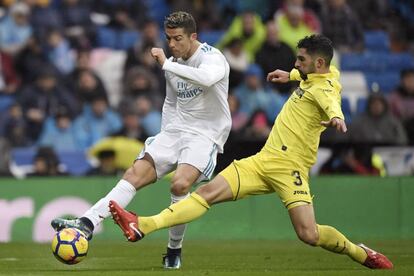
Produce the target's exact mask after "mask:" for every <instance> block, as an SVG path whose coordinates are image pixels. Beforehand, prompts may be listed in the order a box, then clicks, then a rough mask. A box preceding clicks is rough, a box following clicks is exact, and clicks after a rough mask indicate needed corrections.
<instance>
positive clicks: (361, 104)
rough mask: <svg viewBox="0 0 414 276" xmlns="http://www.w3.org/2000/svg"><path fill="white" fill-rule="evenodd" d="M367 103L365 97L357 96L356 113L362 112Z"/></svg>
mask: <svg viewBox="0 0 414 276" xmlns="http://www.w3.org/2000/svg"><path fill="white" fill-rule="evenodd" d="M367 103H368V99H367V98H359V99H358V100H357V108H356V113H357V114H361V113H364V112H365V110H366V109H367Z"/></svg>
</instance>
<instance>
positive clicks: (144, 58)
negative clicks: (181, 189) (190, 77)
mask: <svg viewBox="0 0 414 276" xmlns="http://www.w3.org/2000/svg"><path fill="white" fill-rule="evenodd" d="M176 10H184V11H188V12H190V13H191V14H193V15H194V17H195V19H196V21H197V24H198V33H199V37H200V41H202V42H204V41H206V42H209V43H210V44H211V45H213V46H216V47H218V48H219V49H221V50H222V51H223V53H224V55H225V56H226V58H227V60H228V62H229V64H230V67H231V73H230V87H229V89H230V90H229V99H228V101H229V105H230V109H231V115H232V120H233V125H232V132H231V135H230V138H229V140H228V142H227V144H226V147H225V149H226V152H225V154H229V155H231V156H229V157H228V158H227V159H228V160H232V159H233V157H241V156H240V155H241V154H244V153H243V150H239V151H238V149H241V147H240V145H241V144H240V143H246V142H247V143H250V144H251V143H254V144H255V145H257V146H256V148H257V149H259V148H260V146H261V145H263V143H264V139H265V138H266V137H267V136H268V134H269V132H270V127H271V126H272V124H273V121H274V119H275V118H276V116H277V114H278V113H279V111H280V110H281V108H282V106H283V104H284V102H285V101H286V100H287V99H288V97H289V95H290V93H291V92H292V91H293V90H294V89H295V88H296V86H295V84H268V83H266V82H265V74H267V73H268V72H270V71H272V70H274V69H277V68H278V69H282V70H286V71H290V69H292V68H293V66H294V62H295V51H296V49H295V46H296V43H297V41H298V40H299V39H300V38H302V37H304V36H306V35H309V34H312V33H323V34H325V35H326V36H328V37H329V38H330V39H331V40H332V42H333V44H334V47H335V49H336V65H337V66H338V67H339V68H340V69H342V71H351V72H354V71H358V72H360V71H365V70H366V72H365V73H366V74H364V78H366V79H364V81H365V82H366V89H367V92H368V93H367V94H366V95H362V94H361V95H362V96H361V97H359V98H358V101H357V104H356V108H353V107H352V104H349V102H348V99H345V100H343V103H342V108H343V111H344V113H345V115H346V120H347V123H348V125H349V128H350V130H349V132H348V134H347V135H345V136H338V134H336V133H334V132H331V131H327V132H326V133H325V134H324V135H323V136H322V140H321V143H322V145H323V146H327V147H331V148H332V149H333V154H332V155H331V156H330V158H329V159H328V160H327V162H326V163H325V164H323V166H322V167H321V170H320V172H321V173H359V174H370V175H385V173H386V172H385V169H384V166H383V164H382V162H381V160H380V157H379V156H377V155H376V154H374V153H373V147H375V146H407V145H414V56H413V52H414V4H412V3H411V4H410V2H407V1H402V0H388V1H387V0H366V1H360V0H327V1H322V0H306V1H305V0H284V1H283V0H279V1H278V0H260V1H258V0H244V1H242V0H238V1H235V0H232V1H230V0H217V1H209V0H204V1H203V0H192V1H183V0H156V1H151V0H82V1H80V0H22V1H13V0H6V1H2V4H0V148H2V149H4V150H2V152H7V150H9V151H11V152H13V150H15V149H17V148H32V149H33V148H35V149H36V151H37V150H38V149H39V150H38V151H37V153H36V155H35V157H34V158H33V162H34V164H36V165H35V166H34V168H35V171H32V172H31V173H30V175H59V174H65V172H62V171H60V170H59V169H58V168H56V166H57V163H59V161H58V160H57V159H58V158H57V156H56V154H54V153H53V151H56V152H70V151H79V150H82V151H85V152H86V151H87V150H90V149H91V148H93V147H94V145H96V144H97V143H99V142H100V141H102V140H103V139H105V138H106V139H107V138H108V137H118V136H123V137H127V138H130V139H135V140H138V141H141V142H142V141H144V140H145V139H146V138H147V137H149V136H153V135H155V134H156V133H158V132H159V130H160V128H161V108H162V103H163V99H164V96H165V79H164V73H163V71H162V70H161V69H160V67H159V66H158V65H157V63H156V61H155V60H154V59H153V58H152V57H151V53H150V50H151V48H152V47H161V48H164V49H166V50H167V47H166V45H165V43H166V42H165V39H164V34H163V31H162V28H163V26H162V22H163V18H164V16H165V15H167V14H168V13H169V12H170V11H176ZM362 19H363V20H362ZM109 49H110V50H109ZM118 56H120V57H121V58H118ZM365 58H366V59H365ZM398 58H400V59H401V62H397V60H399V59H398ZM114 60H116V62H113V63H111V62H110V61H114ZM353 60H357V61H358V60H359V61H360V63H362V64H356V63H353ZM361 61H362V62H361ZM365 61H366V62H365ZM105 62H107V63H109V65H107V64H105ZM384 64H385V65H384ZM384 66H385V67H384ZM368 67H369V68H368ZM385 75H386V76H387V77H388V76H392V77H393V79H392V81H390V79H388V78H383V77H382V76H385ZM395 76H396V77H395ZM375 77H377V78H379V79H375ZM372 78H374V79H373V80H372ZM383 79H384V80H385V82H386V83H385V84H383V83H381V81H382V80H383ZM351 81H353V80H352V79H351ZM343 85H344V87H345V86H346V85H347V84H346V83H343ZM357 92H358V91H357ZM343 96H344V97H346V96H347V95H346V93H345V91H344V95H343ZM128 145H129V144H128ZM45 147H48V148H49V149H47V148H46V149H45ZM51 151H52V153H51ZM113 151H115V149H114V150H113ZM113 151H112V152H111V151H110V150H109V151H108V150H107V149H106V150H104V151H103V152H100V153H98V154H97V155H96V156H97V157H98V159H101V164H104V166H105V168H103V169H102V170H99V169H96V168H93V169H91V171H89V174H100V173H102V174H111V173H114V174H115V173H118V172H119V170H120V168H119V167H117V166H116V163H114V161H113V160H114V158H113V157H114V154H115V153H114V152H113ZM227 151H228V152H227ZM235 152H238V153H237V154H239V155H238V156H235ZM2 155H3V156H2V157H0V159H3V160H1V161H0V174H2V175H10V174H11V172H10V169H9V167H10V163H11V162H12V161H13V160H10V159H13V158H12V156H11V155H7V154H2ZM42 158H43V159H44V160H45V161H44V162H43V165H42V164H40V165H39V162H40V163H41V160H42ZM103 158H105V160H107V161H105V162H104V161H103ZM108 160H109V161H108ZM111 160H112V161H111ZM222 160H223V159H222ZM108 162H109V163H108ZM111 162H112V163H111ZM48 166H52V167H53V168H48ZM222 167H224V165H222V166H218V169H220V168H222ZM36 170H38V171H36ZM84 173H85V174H88V172H84Z"/></svg>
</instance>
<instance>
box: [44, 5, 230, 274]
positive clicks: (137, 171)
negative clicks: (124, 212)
mask: <svg viewBox="0 0 414 276" xmlns="http://www.w3.org/2000/svg"><path fill="white" fill-rule="evenodd" d="M164 29H165V35H166V38H167V41H168V47H169V48H170V50H171V53H172V55H173V56H172V57H170V58H168V59H167V58H166V56H165V53H164V50H163V49H161V48H153V49H152V50H151V53H152V56H153V57H154V58H155V59H156V60H157V62H158V63H159V64H160V66H162V69H163V70H164V71H165V77H166V81H167V86H166V89H167V91H166V97H165V101H164V106H163V110H162V126H161V132H160V133H159V134H157V135H156V136H154V137H150V138H148V139H147V140H146V141H145V147H144V149H143V150H142V152H141V153H140V154H139V156H138V157H137V159H136V161H135V162H134V164H133V165H132V166H131V167H130V168H129V169H128V170H127V171H126V172H125V174H124V175H123V177H122V179H121V180H120V181H119V182H118V183H117V185H116V186H115V187H114V188H113V189H112V190H111V191H110V192H109V193H108V194H107V195H106V196H105V197H104V198H102V199H101V200H99V201H98V202H97V203H96V204H95V205H94V206H92V207H91V208H90V209H89V210H87V211H86V213H85V214H84V215H83V216H82V217H81V218H78V219H75V220H66V219H62V218H57V219H54V220H52V223H51V224H52V227H53V228H54V229H55V230H56V231H60V230H61V229H63V228H67V227H75V228H78V229H79V230H81V231H82V232H83V233H85V235H86V236H87V237H88V238H89V239H90V238H91V237H92V233H93V229H94V228H95V227H96V226H97V225H98V224H100V223H101V222H102V221H103V220H104V219H105V218H107V217H109V216H110V213H109V208H108V204H109V201H110V200H114V201H116V202H118V203H119V204H120V205H121V206H122V207H125V206H126V205H127V204H128V203H129V202H130V201H131V200H132V199H133V197H134V196H135V193H136V191H138V190H139V189H141V188H142V187H144V186H147V185H149V184H151V183H154V182H156V181H157V179H160V178H162V177H163V176H165V175H166V174H168V173H170V172H172V171H174V170H175V173H174V175H173V177H172V179H171V202H172V203H176V202H178V201H180V200H181V199H184V198H186V197H187V196H188V195H189V191H190V189H191V186H192V185H193V184H194V183H196V182H198V181H202V180H204V179H210V177H211V176H212V174H213V171H214V168H215V166H216V157H217V153H218V152H223V145H224V143H225V142H226V140H227V137H228V135H229V132H230V129H231V116H230V110H229V106H228V103H227V96H228V83H229V72H230V69H229V65H228V63H227V61H226V59H225V57H224V56H223V55H222V53H221V52H220V51H219V50H217V49H216V48H214V47H211V46H210V45H208V44H206V43H200V42H199V41H198V40H197V33H196V23H195V21H194V18H193V17H192V16H191V15H190V14H188V13H186V12H181V11H180V12H174V13H172V14H170V15H169V16H167V17H166V18H165V21H164ZM185 228H186V225H178V226H174V227H172V228H170V231H169V242H168V247H167V254H165V256H164V258H163V264H164V267H165V268H173V269H178V268H180V266H181V247H182V240H183V236H184V232H185Z"/></svg>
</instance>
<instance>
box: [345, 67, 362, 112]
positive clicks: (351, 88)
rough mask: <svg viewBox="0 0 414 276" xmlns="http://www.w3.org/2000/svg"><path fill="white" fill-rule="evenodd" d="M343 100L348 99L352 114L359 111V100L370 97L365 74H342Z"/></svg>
mask: <svg viewBox="0 0 414 276" xmlns="http://www.w3.org/2000/svg"><path fill="white" fill-rule="evenodd" d="M340 82H341V84H342V98H347V99H348V101H349V106H350V110H351V113H352V114H354V113H355V111H356V109H357V100H358V99H359V98H366V97H367V96H368V86H367V82H366V79H365V76H364V74H362V73H361V72H342V74H341V79H340Z"/></svg>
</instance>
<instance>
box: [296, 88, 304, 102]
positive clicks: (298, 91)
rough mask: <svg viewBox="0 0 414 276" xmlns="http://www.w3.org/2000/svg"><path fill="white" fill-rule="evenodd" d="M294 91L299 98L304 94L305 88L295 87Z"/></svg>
mask: <svg viewBox="0 0 414 276" xmlns="http://www.w3.org/2000/svg"><path fill="white" fill-rule="evenodd" d="M295 93H296V95H298V97H299V98H300V99H301V98H302V96H303V94H305V90H303V89H302V88H300V87H298V88H296V89H295Z"/></svg>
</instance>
